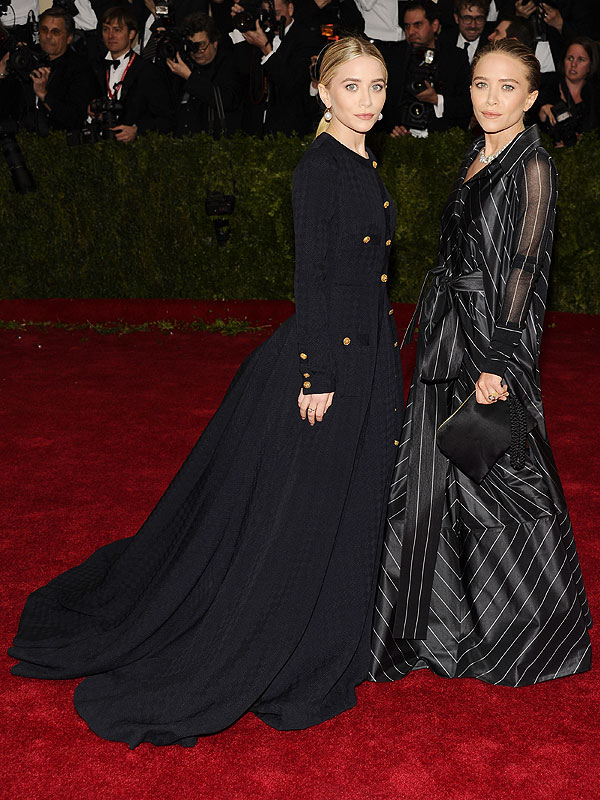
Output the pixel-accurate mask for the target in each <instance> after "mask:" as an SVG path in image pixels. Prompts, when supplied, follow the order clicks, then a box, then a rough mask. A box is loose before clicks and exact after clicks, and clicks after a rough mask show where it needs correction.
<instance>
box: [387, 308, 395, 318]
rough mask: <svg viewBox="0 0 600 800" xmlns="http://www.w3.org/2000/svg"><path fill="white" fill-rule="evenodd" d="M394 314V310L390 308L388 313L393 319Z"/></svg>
mask: <svg viewBox="0 0 600 800" xmlns="http://www.w3.org/2000/svg"><path fill="white" fill-rule="evenodd" d="M393 313H394V309H393V308H390V310H389V311H388V314H389V316H390V317H391V316H392V314H393Z"/></svg>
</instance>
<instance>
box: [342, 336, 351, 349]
mask: <svg viewBox="0 0 600 800" xmlns="http://www.w3.org/2000/svg"><path fill="white" fill-rule="evenodd" d="M342 344H345V345H346V347H347V346H348V345H349V344H350V339H349V338H348V337H347V336H346V338H345V339H344V341H343V342H342Z"/></svg>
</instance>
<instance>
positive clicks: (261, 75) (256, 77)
mask: <svg viewBox="0 0 600 800" xmlns="http://www.w3.org/2000/svg"><path fill="white" fill-rule="evenodd" d="M320 49H321V41H320V37H319V36H317V35H315V34H314V33H312V32H311V31H309V30H308V29H307V28H305V27H304V26H303V25H302V24H301V23H299V22H297V21H294V24H293V25H292V27H291V28H290V29H289V31H288V32H287V33H286V35H285V36H284V39H283V41H282V42H281V44H280V45H279V47H278V48H277V50H276V51H275V52H274V53H273V55H271V56H270V58H269V59H268V60H267V61H266V62H265V63H264V65H261V63H260V62H261V58H262V55H261V52H260V50H259V48H258V47H254V46H253V45H249V44H247V43H246V42H242V43H240V44H238V45H236V46H235V51H236V55H237V58H238V65H239V69H240V73H241V74H242V76H243V77H244V79H245V83H246V86H247V92H246V97H245V100H244V120H243V127H244V130H245V131H246V132H247V133H252V134H255V135H262V134H266V133H277V132H281V133H285V134H286V135H288V136H290V135H291V134H292V133H299V134H305V133H308V131H309V129H310V124H311V121H310V117H309V115H308V114H307V113H306V103H307V99H306V98H307V97H308V96H309V85H310V74H309V66H310V57H311V56H312V55H315V54H317V53H318V52H319V50H320ZM265 112H266V113H265Z"/></svg>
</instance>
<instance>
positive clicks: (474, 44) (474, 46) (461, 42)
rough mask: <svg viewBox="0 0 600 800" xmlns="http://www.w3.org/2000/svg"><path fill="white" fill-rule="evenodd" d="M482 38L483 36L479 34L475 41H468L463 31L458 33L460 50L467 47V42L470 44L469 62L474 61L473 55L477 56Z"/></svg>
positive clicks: (457, 41) (468, 51) (468, 50)
mask: <svg viewBox="0 0 600 800" xmlns="http://www.w3.org/2000/svg"><path fill="white" fill-rule="evenodd" d="M480 39H481V36H478V37H477V39H475V41H474V42H468V41H467V40H466V39H465V37H464V36H463V35H462V33H459V34H458V39H457V40H456V46H457V47H458V49H459V50H464V49H465V45H466V44H468V45H469V46H468V48H467V55H468V57H469V64H471V63H473V57H474V56H475V53H476V52H477V47H478V45H479V40H480Z"/></svg>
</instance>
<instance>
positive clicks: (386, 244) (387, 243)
mask: <svg viewBox="0 0 600 800" xmlns="http://www.w3.org/2000/svg"><path fill="white" fill-rule="evenodd" d="M391 243H392V240H391V239H388V240H387V242H386V243H385V246H386V247H389V246H390V245H391Z"/></svg>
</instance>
